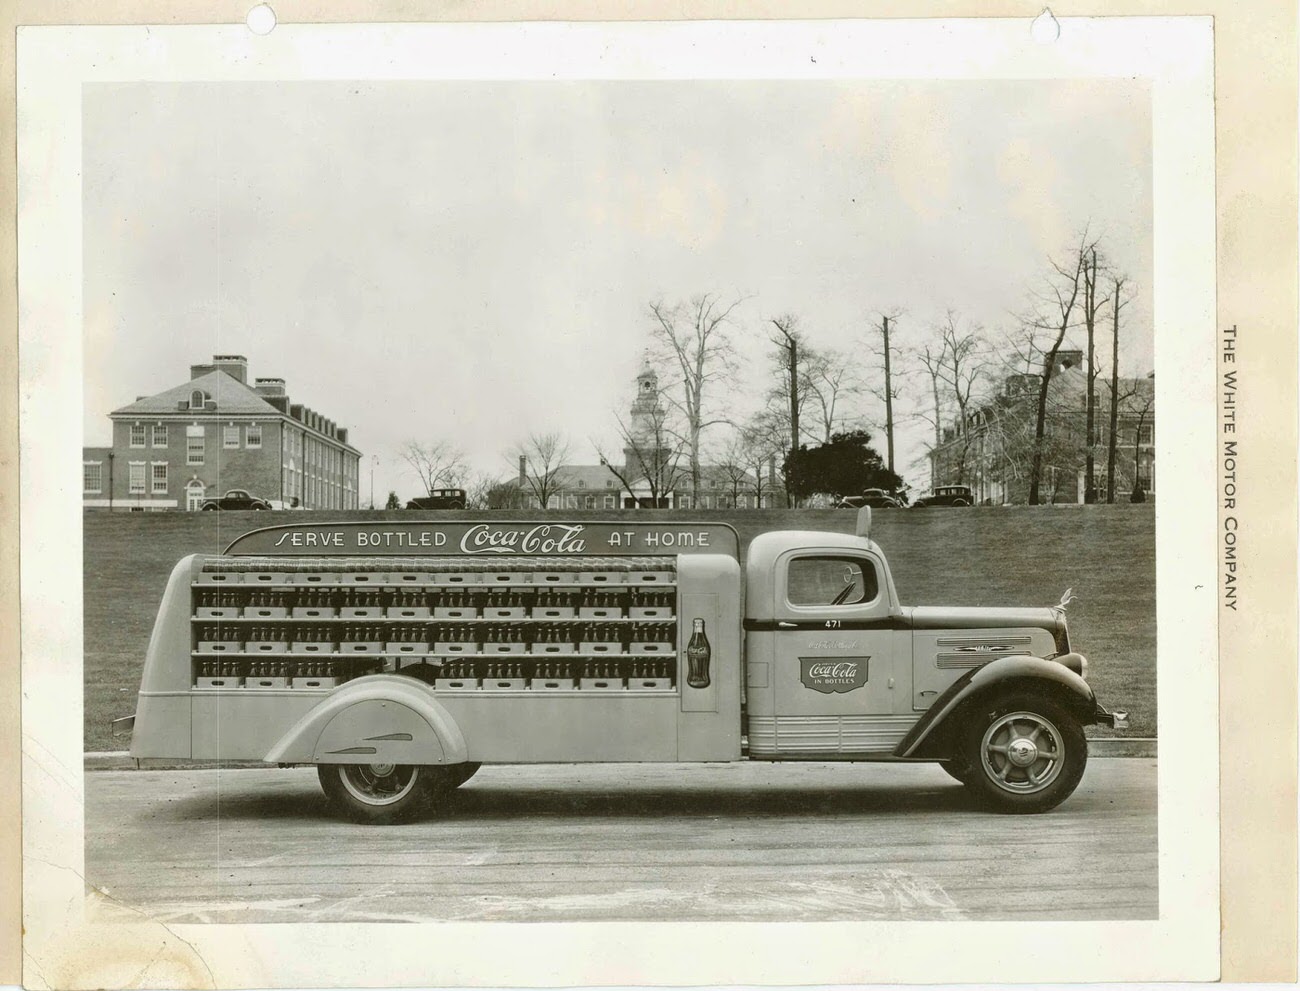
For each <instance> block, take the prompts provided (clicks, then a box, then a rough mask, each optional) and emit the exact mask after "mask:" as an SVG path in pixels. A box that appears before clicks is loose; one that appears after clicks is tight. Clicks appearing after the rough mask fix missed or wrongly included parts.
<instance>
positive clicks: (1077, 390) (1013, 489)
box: [930, 350, 1156, 506]
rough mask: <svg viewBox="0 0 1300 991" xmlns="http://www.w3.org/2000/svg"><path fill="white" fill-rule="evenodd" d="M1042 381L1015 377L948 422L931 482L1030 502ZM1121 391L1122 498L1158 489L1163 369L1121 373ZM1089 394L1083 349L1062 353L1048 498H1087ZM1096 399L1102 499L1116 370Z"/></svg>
mask: <svg viewBox="0 0 1300 991" xmlns="http://www.w3.org/2000/svg"><path fill="white" fill-rule="evenodd" d="M1041 383H1042V378H1041V376H1040V375H1037V374H1030V375H1011V376H1008V377H1007V378H1006V380H1005V382H1004V384H1003V390H1002V392H1001V393H999V394H998V395H996V396H993V397H992V398H990V399H988V400H987V401H985V402H983V403H979V404H975V405H973V406H972V407H971V408H970V409H969V411H968V412H967V415H966V418H965V421H964V422H955V423H952V424H950V425H948V426H947V427H945V428H944V430H943V434H942V440H941V443H940V444H938V445H937V446H936V447H935V448H934V449H933V450H931V451H930V478H931V484H932V485H969V486H970V487H971V489H972V492H973V495H974V497H975V502H976V503H977V504H985V505H994V506H998V505H1003V504H1006V503H1026V502H1028V500H1029V482H1030V474H1031V470H1030V464H1031V459H1032V455H1033V449H1034V433H1035V425H1036V421H1037V415H1038V393H1039V388H1040V385H1041ZM1116 393H1117V395H1118V396H1119V401H1118V403H1117V417H1116V427H1115V436H1116V438H1117V444H1116V458H1115V489H1116V491H1115V498H1114V501H1116V502H1120V501H1127V500H1128V499H1129V497H1130V495H1131V494H1132V492H1133V489H1134V485H1135V484H1140V485H1141V487H1142V489H1143V491H1144V492H1145V493H1146V494H1147V495H1151V494H1153V493H1154V492H1155V484H1156V478H1155V471H1156V458H1155V419H1156V411H1155V373H1154V372H1152V373H1151V374H1150V375H1147V376H1146V377H1144V378H1127V377H1121V378H1120V379H1119V381H1118V383H1117V389H1116ZM1087 396H1088V393H1087V367H1086V365H1085V364H1084V362H1083V355H1082V352H1080V351H1073V350H1064V351H1060V352H1058V354H1057V361H1056V365H1055V367H1054V370H1053V372H1052V376H1051V379H1050V381H1049V382H1048V393H1047V407H1046V417H1045V420H1044V435H1043V444H1042V469H1041V472H1040V475H1039V500H1040V501H1041V502H1044V503H1082V502H1084V501H1085V499H1084V496H1085V488H1086V486H1085V479H1086V458H1087V453H1088V444H1087ZM1093 401H1094V428H1093V436H1094V444H1093V464H1094V484H1095V488H1096V492H1097V496H1096V501H1097V502H1106V501H1107V500H1106V459H1107V452H1108V448H1109V444H1110V380H1109V377H1108V376H1106V375H1100V376H1099V377H1098V378H1097V380H1096V383H1095V388H1094V396H1093Z"/></svg>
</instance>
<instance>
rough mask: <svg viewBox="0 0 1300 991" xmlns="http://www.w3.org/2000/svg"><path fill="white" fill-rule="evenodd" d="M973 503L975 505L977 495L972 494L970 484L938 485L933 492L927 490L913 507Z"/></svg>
mask: <svg viewBox="0 0 1300 991" xmlns="http://www.w3.org/2000/svg"><path fill="white" fill-rule="evenodd" d="M973 505H975V497H974V495H972V493H971V490H970V486H969V485H936V486H935V488H934V491H933V492H927V493H926V494H925V495H923V496H921V497H920V498H919V499H917V500H916V502H914V503H912V508H913V509H920V508H922V507H924V506H973Z"/></svg>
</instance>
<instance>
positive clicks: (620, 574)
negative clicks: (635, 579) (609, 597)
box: [578, 571, 627, 585]
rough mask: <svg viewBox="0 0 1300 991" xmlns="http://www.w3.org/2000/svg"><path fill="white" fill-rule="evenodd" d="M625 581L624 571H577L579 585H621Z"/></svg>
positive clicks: (625, 574)
mask: <svg viewBox="0 0 1300 991" xmlns="http://www.w3.org/2000/svg"><path fill="white" fill-rule="evenodd" d="M626 581H627V572H626V571H579V572H578V584H580V585H623V584H625V583H626Z"/></svg>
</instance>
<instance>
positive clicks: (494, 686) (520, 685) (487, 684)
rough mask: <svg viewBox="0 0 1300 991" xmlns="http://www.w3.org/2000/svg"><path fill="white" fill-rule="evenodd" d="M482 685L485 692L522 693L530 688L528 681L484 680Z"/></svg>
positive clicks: (512, 679)
mask: <svg viewBox="0 0 1300 991" xmlns="http://www.w3.org/2000/svg"><path fill="white" fill-rule="evenodd" d="M481 685H482V688H483V690H484V691H485V692H522V691H523V690H524V689H525V688H527V687H528V679H527V678H484V679H483V681H482V683H481Z"/></svg>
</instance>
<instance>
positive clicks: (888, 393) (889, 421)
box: [880, 315, 894, 471]
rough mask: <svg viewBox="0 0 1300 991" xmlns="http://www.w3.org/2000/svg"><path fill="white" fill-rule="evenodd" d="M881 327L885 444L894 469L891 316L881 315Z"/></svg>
mask: <svg viewBox="0 0 1300 991" xmlns="http://www.w3.org/2000/svg"><path fill="white" fill-rule="evenodd" d="M880 329H881V332H882V333H883V334H884V335H885V444H886V445H887V451H888V461H889V470H890V471H893V470H894V382H893V379H892V377H891V376H890V371H889V317H887V316H883V315H882V316H881V318H880Z"/></svg>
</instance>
